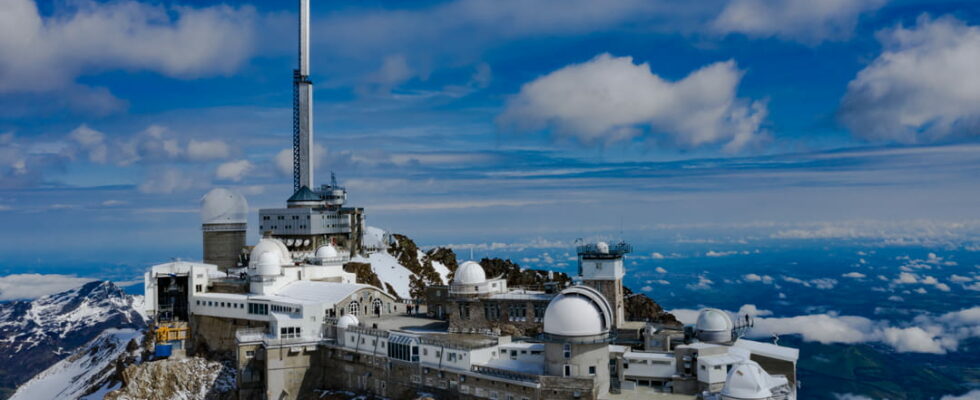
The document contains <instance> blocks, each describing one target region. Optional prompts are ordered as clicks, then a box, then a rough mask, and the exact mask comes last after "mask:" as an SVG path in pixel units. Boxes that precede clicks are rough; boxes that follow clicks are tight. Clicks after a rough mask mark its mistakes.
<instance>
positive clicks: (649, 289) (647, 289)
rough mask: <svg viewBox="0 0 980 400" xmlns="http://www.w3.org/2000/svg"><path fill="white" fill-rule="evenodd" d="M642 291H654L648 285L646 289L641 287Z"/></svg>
mask: <svg viewBox="0 0 980 400" xmlns="http://www.w3.org/2000/svg"><path fill="white" fill-rule="evenodd" d="M640 290H642V291H644V292H652V291H653V286H650V285H646V286H644V287H641V288H640Z"/></svg>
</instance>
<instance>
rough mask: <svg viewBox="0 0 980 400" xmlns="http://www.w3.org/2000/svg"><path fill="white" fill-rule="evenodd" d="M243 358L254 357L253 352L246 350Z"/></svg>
mask: <svg viewBox="0 0 980 400" xmlns="http://www.w3.org/2000/svg"><path fill="white" fill-rule="evenodd" d="M245 357H248V358H252V357H255V350H248V351H246V352H245Z"/></svg>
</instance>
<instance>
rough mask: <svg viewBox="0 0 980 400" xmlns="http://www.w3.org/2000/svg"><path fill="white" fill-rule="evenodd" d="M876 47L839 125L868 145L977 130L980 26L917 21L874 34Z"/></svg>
mask: <svg viewBox="0 0 980 400" xmlns="http://www.w3.org/2000/svg"><path fill="white" fill-rule="evenodd" d="M878 38H879V40H880V41H881V43H882V45H883V47H884V50H883V52H882V54H881V55H879V56H878V58H876V59H875V60H874V61H873V62H872V63H871V65H869V66H868V67H866V68H865V69H863V70H861V71H860V72H858V74H857V77H855V78H854V80H852V81H851V82H850V83H849V84H848V88H847V93H846V94H845V95H844V98H843V100H842V102H841V108H840V111H839V116H840V119H841V121H842V122H843V123H844V124H845V125H846V126H847V127H848V128H849V129H850V130H851V131H852V132H853V133H854V134H856V135H857V136H860V137H862V138H865V139H868V140H879V141H895V142H903V143H922V142H932V141H936V140H941V139H944V138H947V137H951V136H967V135H972V136H975V135H978V132H980V74H977V73H976V67H977V65H978V64H980V27H977V26H970V25H967V24H965V23H964V22H962V21H960V20H958V19H956V18H953V17H944V18H940V19H935V20H934V19H930V18H929V17H927V16H923V17H920V18H919V20H918V21H917V25H916V26H915V27H913V28H906V27H897V28H894V29H889V30H885V31H882V32H879V34H878Z"/></svg>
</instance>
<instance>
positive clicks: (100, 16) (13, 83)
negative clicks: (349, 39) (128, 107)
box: [0, 0, 256, 107]
mask: <svg viewBox="0 0 980 400" xmlns="http://www.w3.org/2000/svg"><path fill="white" fill-rule="evenodd" d="M255 18H256V13H255V10H254V8H252V7H241V8H233V7H229V6H225V5H220V6H213V7H206V8H192V7H184V6H174V7H161V6H154V5H149V4H144V3H138V2H135V1H120V2H111V3H97V2H95V1H87V0H82V1H76V2H71V7H68V6H61V5H56V6H55V7H54V15H52V16H47V17H42V16H41V15H40V14H39V12H38V9H37V5H36V4H35V3H34V2H33V1H31V0H8V1H4V2H2V3H0V54H4V56H3V57H0V93H14V92H36V93H40V92H51V91H55V90H58V91H60V92H62V93H69V94H68V95H69V96H73V97H75V99H74V100H73V101H74V102H92V101H95V102H103V103H105V102H109V103H110V104H109V106H110V107H118V104H115V105H113V104H112V103H118V100H116V99H114V97H112V95H111V94H109V93H108V91H106V90H105V89H103V88H90V87H87V86H84V85H81V84H79V83H77V82H76V78H78V77H79V76H82V75H86V74H91V73H98V72H101V71H105V70H115V69H125V70H145V71H153V72H158V73H161V74H164V75H167V76H170V77H176V78H195V77H200V76H209V75H216V74H230V73H232V72H234V71H235V70H237V69H238V67H239V66H241V65H242V64H243V62H244V61H245V60H246V59H247V58H248V57H249V56H250V55H251V52H252V43H253V42H254V36H255V35H254V30H255V29H254V27H253V25H254V20H255Z"/></svg>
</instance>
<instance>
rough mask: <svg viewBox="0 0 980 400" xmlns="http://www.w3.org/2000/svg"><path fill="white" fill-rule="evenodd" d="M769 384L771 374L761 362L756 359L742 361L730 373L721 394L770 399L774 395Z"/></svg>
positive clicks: (739, 397) (730, 397) (736, 397)
mask: <svg viewBox="0 0 980 400" xmlns="http://www.w3.org/2000/svg"><path fill="white" fill-rule="evenodd" d="M768 386H769V374H767V373H766V371H763V370H762V367H760V366H759V364H757V363H756V362H755V361H742V362H740V363H738V364H736V365H735V368H732V370H731V371H730V372H729V373H728V378H727V379H726V380H725V387H724V388H723V389H721V395H722V397H723V398H726V399H746V400H749V399H752V400H756V399H768V398H770V397H772V391H771V390H769V388H768Z"/></svg>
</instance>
